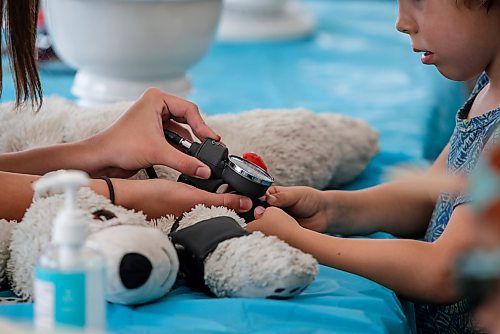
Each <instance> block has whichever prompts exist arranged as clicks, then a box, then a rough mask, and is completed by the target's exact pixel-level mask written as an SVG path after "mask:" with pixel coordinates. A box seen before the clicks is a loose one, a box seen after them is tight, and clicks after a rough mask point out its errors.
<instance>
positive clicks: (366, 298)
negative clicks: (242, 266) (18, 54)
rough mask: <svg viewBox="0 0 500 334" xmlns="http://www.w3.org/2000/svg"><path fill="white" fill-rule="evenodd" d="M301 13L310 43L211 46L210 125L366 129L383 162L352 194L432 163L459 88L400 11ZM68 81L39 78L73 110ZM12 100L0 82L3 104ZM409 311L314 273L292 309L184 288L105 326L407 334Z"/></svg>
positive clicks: (343, 278)
mask: <svg viewBox="0 0 500 334" xmlns="http://www.w3.org/2000/svg"><path fill="white" fill-rule="evenodd" d="M305 4H306V5H307V6H308V7H309V8H310V9H311V10H312V11H313V12H314V13H315V14H316V16H317V19H318V29H317V31H316V33H315V34H314V35H313V36H311V37H310V38H307V39H302V40H298V41H286V42H267V43H221V42H217V43H216V44H215V45H214V47H213V48H212V49H211V51H210V52H209V54H208V55H207V56H206V57H205V58H204V59H203V60H202V61H201V62H200V63H199V64H198V65H196V66H195V67H194V68H193V69H192V71H191V75H192V77H193V83H194V94H193V95H192V96H191V97H190V99H191V100H193V101H195V102H196V103H197V104H198V105H199V106H200V107H201V108H202V109H203V111H204V112H206V113H208V114H216V113H231V112H239V111H242V110H247V109H252V108H294V107H305V108H309V109H311V110H314V111H317V112H324V111H334V112H340V113H344V114H347V115H351V116H353V117H357V118H362V119H365V120H367V121H368V122H369V123H370V124H371V125H372V126H373V127H375V128H377V129H378V130H379V131H380V134H381V148H382V150H381V153H380V154H379V155H377V156H376V157H375V158H374V159H373V161H372V162H371V163H370V165H369V166H368V168H367V169H366V171H365V172H364V173H363V174H362V175H361V176H360V177H359V178H358V179H357V180H356V181H355V182H353V183H352V184H350V185H348V186H347V187H346V188H349V189H357V188H362V187H366V186H369V185H373V184H377V183H379V182H380V181H381V175H382V172H383V171H384V170H385V169H386V168H387V167H389V166H392V165H394V164H396V163H399V162H412V163H426V158H433V157H435V156H436V155H437V153H438V152H439V150H440V149H441V148H442V147H443V146H444V144H445V143H446V141H447V139H448V136H449V134H450V131H451V129H452V127H453V118H454V113H455V110H456V109H457V108H458V106H459V105H460V104H461V103H462V101H463V99H464V97H463V87H462V86H461V85H459V84H457V83H452V82H449V81H447V80H446V79H444V78H442V77H441V76H440V75H439V74H438V72H437V71H436V70H435V69H434V68H432V67H425V66H423V65H422V64H421V63H420V61H419V59H418V58H419V55H417V54H413V53H412V52H411V47H410V43H409V40H408V38H407V37H406V36H403V35H401V34H399V33H397V32H396V31H395V28H394V23H395V19H396V15H397V7H396V2H395V1H376V0H372V1H370V0H367V1H361V0H359V1H353V0H335V1H333V0H310V1H305ZM6 74H8V73H6ZM72 79H73V72H71V71H58V70H49V69H46V70H43V71H42V80H43V86H44V91H45V95H47V96H48V95H52V94H57V95H61V96H64V97H67V98H71V99H72V98H74V97H73V96H72V95H71V93H70V87H71V82H72ZM13 96H14V94H13V86H12V83H11V82H8V81H5V82H4V95H3V98H2V101H7V100H10V99H12V98H13ZM326 140H327V138H326ZM376 237H377V236H376ZM382 237H383V236H382ZM406 306H408V305H407V304H406V303H403V304H402V303H401V302H400V301H399V300H398V298H397V297H396V296H395V294H394V293H393V292H392V291H390V290H388V289H386V288H384V287H382V286H380V285H378V284H376V283H374V282H371V281H369V280H367V279H364V278H362V277H359V276H356V275H352V274H349V273H346V272H343V271H339V270H336V269H332V268H327V267H321V271H320V274H319V276H318V278H317V280H316V281H315V282H314V283H313V284H312V285H311V286H310V287H309V288H308V289H307V290H306V291H305V292H304V293H303V294H302V295H301V296H299V297H297V298H294V299H292V300H287V301H275V300H253V299H214V298H208V297H206V296H204V295H201V294H198V293H194V292H192V291H190V290H189V289H187V288H185V287H180V288H178V289H175V290H174V291H172V292H171V293H170V294H169V295H168V296H167V297H166V298H164V299H162V300H161V301H160V302H157V303H154V304H150V305H145V306H141V307H124V306H117V305H109V309H108V312H109V315H108V323H109V328H110V330H111V331H113V332H121V333H160V332H161V333H163V332H176V333H177V332H178V333H180V332H195V333H240V332H259V333H274V332H284V333H313V332H314V333H323V332H325V333H326V332H333V333H360V332H363V333H407V332H411V330H412V328H413V322H412V313H411V311H408V309H407V308H406ZM31 312H32V307H31V305H30V304H26V305H13V306H1V307H0V316H8V317H9V318H13V319H16V320H21V321H25V322H30V321H31V316H32V314H31Z"/></svg>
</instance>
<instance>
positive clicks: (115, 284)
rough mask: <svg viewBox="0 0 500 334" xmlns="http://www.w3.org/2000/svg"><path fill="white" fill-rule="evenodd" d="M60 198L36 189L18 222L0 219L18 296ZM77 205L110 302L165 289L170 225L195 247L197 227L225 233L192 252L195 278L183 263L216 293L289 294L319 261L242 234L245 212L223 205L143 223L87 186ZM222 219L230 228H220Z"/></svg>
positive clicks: (169, 282)
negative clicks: (99, 257)
mask: <svg viewBox="0 0 500 334" xmlns="http://www.w3.org/2000/svg"><path fill="white" fill-rule="evenodd" d="M63 172H64V171H63ZM50 174H52V173H49V176H46V177H50ZM42 179H43V178H42ZM63 203H64V195H63V194H53V195H49V196H48V197H42V198H39V196H36V198H35V200H34V201H33V204H32V205H31V206H30V208H29V209H28V211H27V212H26V214H25V216H24V218H23V220H22V221H21V222H20V223H19V224H13V223H12V222H7V221H5V220H3V221H2V220H0V230H1V231H2V235H4V236H6V235H7V233H4V232H7V231H11V238H10V239H11V240H10V245H8V250H9V251H10V252H8V251H7V250H6V248H5V246H6V245H7V243H8V240H7V239H6V238H5V237H4V238H5V240H4V241H3V246H4V249H0V264H3V266H2V267H1V268H0V272H3V273H5V268H7V277H8V279H9V282H10V284H11V287H12V290H13V291H14V292H15V293H16V294H17V295H18V296H21V297H22V298H23V299H24V300H30V299H31V297H32V292H33V272H34V267H35V265H36V261H37V259H38V258H39V257H40V255H41V253H42V252H43V250H44V249H46V248H47V247H48V246H49V244H50V239H51V238H50V236H51V232H52V222H53V221H54V218H55V216H56V214H57V212H59V210H60V209H61V208H62V206H63V205H64V204H63ZM77 205H78V207H79V208H80V209H81V210H83V212H85V213H86V216H85V217H84V218H83V219H85V223H86V224H88V227H89V230H90V234H89V237H88V242H89V244H90V245H92V246H93V247H95V248H97V249H98V250H100V251H101V252H102V253H103V254H104V255H105V258H106V260H107V289H106V290H107V300H108V301H110V302H113V303H120V304H142V303H146V302H151V301H154V300H156V299H158V298H160V297H163V296H164V295H166V294H167V293H168V292H169V291H170V289H171V288H172V286H173V284H174V282H175V281H176V278H177V273H178V269H179V261H178V256H177V252H176V249H175V248H174V244H172V242H171V241H170V239H169V237H168V235H169V234H171V232H172V228H173V226H176V232H175V233H177V234H179V233H182V234H183V235H184V237H186V236H187V240H196V241H195V242H194V243H193V244H195V246H197V247H198V246H199V245H200V243H201V244H202V245H203V244H204V245H207V243H206V241H205V240H206V239H207V237H206V235H207V234H206V233H204V234H202V233H198V232H199V227H200V226H202V228H204V229H205V230H208V231H210V230H211V231H216V230H217V226H219V227H220V228H222V230H220V231H221V232H222V233H220V234H219V233H216V234H213V235H214V236H215V237H216V238H217V237H218V236H220V235H223V238H219V239H218V240H215V241H214V240H213V239H212V240H208V241H209V242H208V245H209V246H210V247H209V248H206V249H207V252H206V254H204V255H203V256H202V257H199V258H198V259H199V261H200V265H201V267H200V268H201V271H200V273H201V277H194V275H195V274H197V273H195V272H194V271H193V270H192V269H191V268H192V267H191V268H190V267H189V265H187V266H186V270H181V272H182V274H183V276H185V278H186V279H187V280H188V282H192V281H199V280H200V279H201V280H202V286H206V287H207V288H208V289H209V291H210V292H211V293H212V294H213V295H215V296H217V297H261V298H266V297H271V298H289V297H293V296H294V295H296V294H299V293H300V292H302V291H303V290H304V289H305V288H306V287H307V286H308V285H309V284H310V283H311V282H312V281H313V280H314V278H315V276H316V274H317V270H318V264H317V262H316V260H315V259H314V258H313V257H312V256H311V255H309V254H305V253H303V252H301V251H299V250H297V249H295V248H292V247H291V246H289V245H287V244H286V243H284V242H283V241H281V240H279V239H277V238H275V237H266V236H264V235H263V234H261V233H258V232H256V233H252V234H247V233H246V232H244V229H243V225H244V221H243V219H242V218H240V217H238V215H236V213H235V212H234V211H231V210H228V209H226V208H224V207H213V208H206V207H204V206H202V205H199V206H197V207H195V208H194V209H193V210H192V211H190V212H188V213H186V214H185V215H184V216H182V217H181V219H179V220H178V221H177V222H176V221H175V219H174V217H172V216H169V217H164V218H161V219H157V220H153V221H151V222H148V221H147V220H146V217H145V216H144V215H143V214H142V213H140V212H134V211H131V210H127V209H124V208H122V207H119V206H116V205H113V204H111V202H110V201H109V200H108V199H107V198H105V197H103V196H100V195H97V194H95V193H94V192H93V191H91V190H90V189H89V188H82V189H80V190H79V191H78V195H77ZM220 222H222V224H219V223H220ZM214 224H215V225H214ZM228 224H229V226H230V227H229V229H230V230H231V231H237V233H236V234H234V233H232V234H231V235H228V234H227V233H225V232H226V231H228ZM203 226H205V227H203ZM154 227H156V228H154ZM193 228H195V229H194V230H192V231H191V232H190V231H189V230H190V229H193ZM185 231H187V233H186V232H185ZM175 233H172V234H171V236H172V240H174V243H175V246H176V247H178V248H179V250H178V251H180V253H179V254H182V251H183V249H184V248H185V246H186V245H187V244H186V243H183V242H180V239H182V236H175ZM224 234H225V235H224ZM197 237H198V238H197ZM8 255H10V257H8ZM181 259H182V260H183V261H186V259H183V258H181ZM5 264H6V265H5ZM183 264H184V265H186V262H184V263H183V262H182V261H181V269H182V268H183ZM200 268H195V269H200ZM2 279H5V277H3V278H2ZM202 286H198V288H201V287H202Z"/></svg>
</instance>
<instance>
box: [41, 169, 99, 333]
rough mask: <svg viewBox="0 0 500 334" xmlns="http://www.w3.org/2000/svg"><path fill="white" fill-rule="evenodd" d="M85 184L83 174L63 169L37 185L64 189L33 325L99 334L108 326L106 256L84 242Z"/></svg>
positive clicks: (45, 256)
mask: <svg viewBox="0 0 500 334" xmlns="http://www.w3.org/2000/svg"><path fill="white" fill-rule="evenodd" d="M87 182H88V177H87V175H86V174H85V173H83V172H79V171H60V172H58V173H55V174H54V175H50V176H48V177H45V178H42V179H41V180H40V181H38V182H37V183H36V184H35V188H36V189H37V190H38V191H40V190H42V191H43V190H46V189H49V188H52V187H61V186H63V187H64V188H65V205H64V208H63V209H62V210H61V211H60V212H59V213H58V215H57V217H56V219H55V221H54V227H53V234H52V245H50V246H49V247H48V248H47V250H46V251H45V252H44V253H43V254H42V256H41V257H40V259H39V261H38V264H37V267H36V269H35V284H34V299H35V305H34V306H35V326H36V327H37V329H40V330H47V331H50V330H53V329H56V328H60V327H73V328H79V329H83V330H85V331H90V332H92V333H96V332H101V331H104V329H105V323H106V301H105V291H104V289H105V279H106V275H105V259H104V257H103V255H102V254H101V253H100V252H99V251H97V250H95V249H93V248H91V247H89V246H87V245H86V244H85V242H86V239H87V233H88V232H87V224H86V222H85V218H84V217H83V212H82V211H81V210H79V209H78V208H76V204H75V201H76V193H77V191H78V189H79V187H80V186H81V185H84V184H85V183H87Z"/></svg>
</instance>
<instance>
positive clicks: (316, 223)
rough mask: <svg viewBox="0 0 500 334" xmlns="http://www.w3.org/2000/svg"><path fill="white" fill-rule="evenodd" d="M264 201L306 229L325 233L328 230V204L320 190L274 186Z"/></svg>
mask: <svg viewBox="0 0 500 334" xmlns="http://www.w3.org/2000/svg"><path fill="white" fill-rule="evenodd" d="M266 201H267V203H269V204H270V205H272V206H277V207H280V208H282V209H283V210H285V211H286V212H287V213H289V214H290V215H292V216H293V217H294V218H295V219H296V220H297V221H298V222H299V224H300V225H301V226H303V227H305V228H307V229H310V230H313V231H317V232H325V231H326V230H327V228H328V224H329V218H328V210H327V209H328V203H326V201H325V198H324V196H323V192H321V191H320V190H317V189H314V188H310V187H278V186H274V187H271V188H269V190H268V191H267V193H266Z"/></svg>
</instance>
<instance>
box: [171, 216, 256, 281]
mask: <svg viewBox="0 0 500 334" xmlns="http://www.w3.org/2000/svg"><path fill="white" fill-rule="evenodd" d="M177 227H178V224H175V225H174V226H173V227H172V231H171V232H170V239H171V240H172V243H173V244H174V246H175V248H176V250H177V255H178V256H179V263H180V271H181V273H183V274H184V275H185V278H186V280H187V283H188V284H189V285H191V286H192V287H193V288H195V289H198V290H203V291H207V290H208V288H207V286H206V285H205V279H204V272H205V271H204V262H205V259H206V258H207V256H208V255H209V254H210V253H211V252H212V251H214V250H215V248H216V247H217V245H219V244H220V243H221V242H222V241H225V240H228V239H232V238H239V237H242V236H245V235H248V234H249V233H248V232H246V231H245V230H244V229H243V228H242V227H241V226H240V224H238V223H237V222H236V221H235V220H234V219H233V218H230V217H226V216H221V217H215V218H210V219H207V220H204V221H201V222H198V223H196V224H194V225H191V226H189V227H186V228H183V229H181V230H177Z"/></svg>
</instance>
